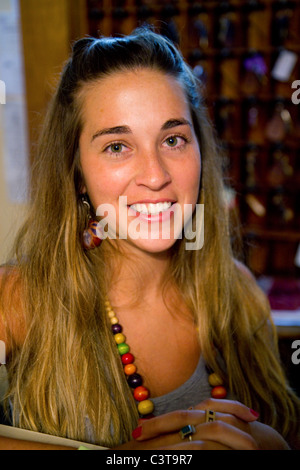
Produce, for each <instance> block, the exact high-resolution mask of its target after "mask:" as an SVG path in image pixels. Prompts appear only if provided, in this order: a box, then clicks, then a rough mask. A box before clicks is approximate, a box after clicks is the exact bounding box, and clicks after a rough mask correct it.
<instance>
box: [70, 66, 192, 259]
mask: <svg viewBox="0 0 300 470" xmlns="http://www.w3.org/2000/svg"><path fill="white" fill-rule="evenodd" d="M82 99H83V102H82V121H83V129H82V133H81V136H80V142H79V148H80V162H81V167H82V171H83V177H84V183H85V187H84V191H86V192H87V193H88V195H89V198H90V200H91V203H92V204H93V207H94V208H95V211H96V210H97V214H98V215H99V216H100V218H101V217H102V222H103V225H104V222H105V223H107V224H108V226H109V230H110V232H109V233H110V236H111V238H117V239H120V238H121V239H122V243H127V244H128V246H131V247H133V246H134V247H136V248H138V249H140V250H144V251H147V252H152V253H157V252H162V251H165V250H168V249H169V248H170V247H171V246H172V245H173V244H174V243H175V241H176V239H177V238H178V236H180V232H182V229H183V223H184V210H185V207H189V209H191V207H192V209H194V208H195V205H196V203H197V199H198V192H199V180H200V171H201V159H200V149H199V145H198V141H197V138H196V135H195V131H194V128H193V124H192V117H191V113H190V110H189V105H188V103H187V99H186V97H185V94H184V91H183V89H182V87H181V85H180V84H179V83H178V81H176V79H175V78H173V77H171V76H169V75H166V74H163V73H161V72H158V71H154V70H150V69H141V70H136V71H126V72H116V73H113V74H112V75H110V76H108V77H105V78H103V79H100V80H99V81H97V82H95V83H94V84H93V85H88V86H86V88H85V89H84V90H83V93H82ZM104 204H105V206H104ZM187 204H189V205H190V206H186V205H187ZM178 221H179V225H178ZM114 227H115V232H114ZM106 229H107V226H106ZM112 234H113V236H112Z"/></svg>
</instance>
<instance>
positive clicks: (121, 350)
mask: <svg viewBox="0 0 300 470" xmlns="http://www.w3.org/2000/svg"><path fill="white" fill-rule="evenodd" d="M118 350H119V353H120V354H121V355H123V354H126V353H128V351H129V346H128V344H126V343H121V344H118Z"/></svg>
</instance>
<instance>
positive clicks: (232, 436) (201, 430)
mask: <svg viewBox="0 0 300 470" xmlns="http://www.w3.org/2000/svg"><path fill="white" fill-rule="evenodd" d="M193 439H197V440H204V439H205V440H208V441H210V440H211V441H216V442H218V443H219V444H222V445H225V446H227V447H230V448H231V449H234V450H257V449H258V445H257V443H256V441H255V440H254V439H253V437H252V436H251V435H250V434H248V433H247V432H244V431H241V430H240V429H237V428H235V427H233V426H230V425H229V424H227V423H224V422H223V421H213V422H212V423H206V424H204V425H199V426H198V427H197V433H196V434H195V435H194V436H193Z"/></svg>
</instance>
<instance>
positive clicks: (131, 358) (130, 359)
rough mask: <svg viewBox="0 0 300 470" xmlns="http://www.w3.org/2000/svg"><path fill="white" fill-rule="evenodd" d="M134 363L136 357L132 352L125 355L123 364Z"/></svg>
mask: <svg viewBox="0 0 300 470" xmlns="http://www.w3.org/2000/svg"><path fill="white" fill-rule="evenodd" d="M133 361H134V356H133V354H131V353H130V352H128V353H125V354H123V356H122V363H123V364H132V363H133Z"/></svg>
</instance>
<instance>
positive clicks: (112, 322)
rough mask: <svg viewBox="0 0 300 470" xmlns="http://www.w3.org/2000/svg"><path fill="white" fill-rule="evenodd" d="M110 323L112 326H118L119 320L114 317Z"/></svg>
mask: <svg viewBox="0 0 300 470" xmlns="http://www.w3.org/2000/svg"><path fill="white" fill-rule="evenodd" d="M110 323H111V324H112V325H116V324H117V323H119V320H118V319H117V317H112V318H111V319H110Z"/></svg>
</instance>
